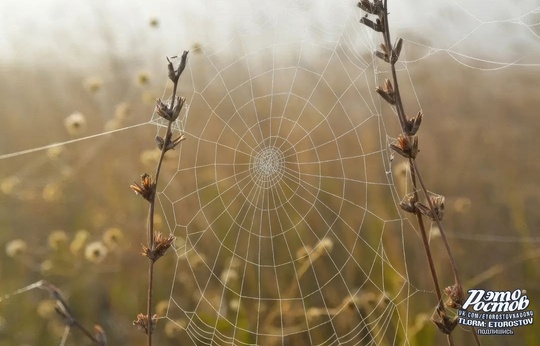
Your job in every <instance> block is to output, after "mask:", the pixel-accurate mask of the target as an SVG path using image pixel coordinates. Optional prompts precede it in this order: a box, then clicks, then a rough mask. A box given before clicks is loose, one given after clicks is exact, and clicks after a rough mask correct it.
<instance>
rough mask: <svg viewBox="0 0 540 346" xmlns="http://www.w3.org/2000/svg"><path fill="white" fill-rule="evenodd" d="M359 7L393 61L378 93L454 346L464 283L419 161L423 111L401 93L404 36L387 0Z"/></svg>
mask: <svg viewBox="0 0 540 346" xmlns="http://www.w3.org/2000/svg"><path fill="white" fill-rule="evenodd" d="M358 7H360V8H361V9H362V10H363V11H364V12H366V13H367V14H366V16H364V17H362V19H360V23H362V24H364V25H366V26H367V27H369V28H371V29H373V30H374V31H376V32H380V33H381V34H382V35H383V40H384V43H382V44H381V50H379V51H376V52H375V56H377V57H378V58H379V59H381V60H383V61H385V62H387V63H389V64H390V67H391V72H392V81H390V80H388V79H387V80H386V81H385V84H384V87H377V88H376V92H377V93H378V94H379V95H380V96H381V97H382V98H383V99H384V100H385V101H386V102H388V103H389V104H390V105H391V106H394V107H395V109H396V112H397V115H398V119H399V122H400V125H401V130H402V133H401V134H400V135H399V137H398V139H397V140H396V142H395V143H393V144H391V145H390V147H391V148H392V150H394V151H395V152H396V153H398V154H400V155H401V156H403V157H405V158H407V159H408V161H409V167H410V172H411V183H412V186H413V190H414V192H413V194H412V196H408V197H406V199H405V200H404V201H402V202H401V203H400V206H401V208H402V209H403V210H404V211H406V212H408V213H412V214H414V215H415V217H416V220H417V222H418V226H419V228H420V233H421V235H422V242H423V245H424V250H425V253H426V257H427V260H428V264H429V268H430V273H431V277H432V280H433V286H434V288H435V293H436V294H437V307H436V310H435V311H436V313H437V314H436V317H435V318H433V319H432V320H433V322H434V323H435V324H436V325H437V327H438V328H439V330H440V331H441V332H442V333H444V334H446V336H447V341H448V344H449V345H453V344H454V343H453V340H452V331H453V330H454V329H455V327H456V326H457V317H454V318H451V317H450V316H448V314H447V311H446V308H447V307H448V308H454V309H456V308H460V307H461V305H462V304H463V302H464V300H465V298H464V292H463V286H462V285H461V281H460V279H459V275H458V270H457V265H456V262H455V260H454V256H453V255H452V251H451V249H450V245H449V243H448V240H447V238H446V234H445V231H444V228H443V224H442V219H443V216H444V197H443V196H440V195H435V196H434V194H432V193H430V192H428V190H427V188H426V186H425V184H424V181H423V179H422V176H421V174H420V169H419V168H418V164H417V162H416V156H417V154H418V136H417V135H416V133H417V132H418V130H419V129H420V125H421V122H422V118H423V113H422V112H421V111H419V112H418V114H417V115H416V116H415V117H413V118H410V119H409V118H408V117H407V115H406V114H405V110H404V107H403V102H402V100H401V95H400V92H399V85H398V78H397V73H396V67H395V65H396V63H397V61H398V60H399V55H400V53H401V50H402V47H403V39H401V38H398V39H397V41H396V43H395V44H392V41H391V40H390V29H389V25H388V6H387V0H373V1H369V0H362V1H360V2H359V3H358ZM369 15H371V16H375V17H376V19H375V21H373V20H371V19H369V18H368V17H369ZM419 191H422V193H423V195H424V197H425V199H426V201H427V205H425V204H422V203H421V202H420V196H419ZM424 217H427V218H428V219H430V220H432V221H434V222H436V223H437V226H438V228H439V230H440V234H441V239H442V241H443V243H444V246H445V249H446V253H447V255H448V260H449V262H450V266H451V268H452V273H453V276H454V284H453V285H451V286H449V287H446V288H445V290H444V292H445V293H446V294H447V296H448V298H449V299H448V301H447V302H446V304H444V303H443V298H442V293H441V288H440V284H439V280H438V278H437V271H436V269H435V264H434V262H433V256H432V253H431V249H430V246H429V241H428V236H427V232H426V228H425V226H424ZM472 331H473V333H472V334H473V336H474V339H475V342H476V344H477V345H481V343H480V339H479V338H478V335H477V334H476V332H475V330H474V328H472Z"/></svg>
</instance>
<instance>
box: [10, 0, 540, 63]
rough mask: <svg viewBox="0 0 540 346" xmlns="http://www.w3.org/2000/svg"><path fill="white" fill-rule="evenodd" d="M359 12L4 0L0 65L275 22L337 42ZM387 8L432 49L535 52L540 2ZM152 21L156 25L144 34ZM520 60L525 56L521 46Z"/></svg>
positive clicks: (331, 2)
mask: <svg viewBox="0 0 540 346" xmlns="http://www.w3.org/2000/svg"><path fill="white" fill-rule="evenodd" d="M355 5H356V1H349V0H257V1H255V0H226V1H225V0H204V1H203V0H182V1H175V0H153V1H149V0H146V1H144V0H130V1H126V0H112V1H105V0H94V1H88V0H69V1H68V0H40V1H31V2H30V1H20V0H0V59H1V60H3V61H4V62H8V61H12V60H13V59H16V60H17V61H19V62H27V63H30V62H35V61H36V59H37V60H41V61H42V62H46V61H51V62H54V61H56V60H59V61H63V62H64V63H70V62H71V63H76V62H77V63H83V62H87V63H92V61H95V59H97V58H99V57H100V56H101V55H102V54H103V53H104V52H109V53H110V51H111V50H112V51H113V52H112V53H114V54H131V55H137V54H141V55H145V54H147V52H149V51H152V52H154V53H157V54H159V55H161V56H163V55H165V54H167V55H171V54H176V53H178V52H180V51H181V50H182V49H184V48H189V47H190V46H192V45H193V44H194V43H208V42H211V43H217V44H219V43H223V42H227V40H228V39H229V38H230V37H231V36H232V35H233V34H234V33H235V32H237V31H238V29H239V28H244V29H246V30H247V31H248V33H249V32H250V30H251V31H253V30H265V29H267V28H268V27H271V26H272V25H273V24H275V23H276V22H279V23H285V24H286V25H287V28H288V32H290V33H291V34H295V33H298V32H302V31H303V30H306V28H307V30H314V31H319V32H320V31H322V32H327V34H328V35H335V34H337V33H339V32H340V31H339V30H338V29H339V27H340V25H342V24H343V22H344V21H345V20H346V19H347V16H349V18H351V15H354V16H359V15H360V11H359V10H358V9H356V8H355ZM389 6H390V15H391V23H392V25H393V27H394V28H396V29H405V30H408V31H409V32H412V33H414V35H415V36H417V37H424V38H425V39H431V40H432V42H429V43H428V45H430V46H433V47H437V48H451V49H452V50H455V51H457V52H460V53H464V54H468V53H470V54H472V55H476V54H480V57H481V58H487V57H488V56H493V58H494V60H497V59H504V58H505V57H504V55H506V54H510V56H509V59H513V58H514V57H515V55H512V50H513V49H515V47H517V46H519V47H530V50H531V51H538V47H540V44H539V43H540V39H539V38H538V37H537V36H536V35H535V32H536V33H539V32H540V30H539V27H538V25H537V26H530V25H532V24H534V23H535V22H536V23H538V22H540V15H539V13H538V12H540V3H539V2H538V0H520V1H507V0H497V1H489V0H481V1H476V0H455V1H451V0H438V1H433V0H407V1H403V0H399V1H390V5H389ZM535 12H536V13H535ZM152 18H156V19H157V20H158V21H159V27H157V28H153V29H152V28H151V27H150V25H149V22H150V20H151V19H152ZM394 37H395V36H394ZM417 37H415V38H414V39H418V38H417ZM414 39H413V40H414ZM420 41H422V42H424V41H423V40H420ZM176 47H178V48H176ZM473 49H475V50H476V51H473ZM478 52H480V53H478ZM482 52H483V53H484V54H482ZM492 53H493V54H492ZM518 54H519V55H518V57H522V55H523V54H525V53H524V52H523V48H520V51H519V52H518Z"/></svg>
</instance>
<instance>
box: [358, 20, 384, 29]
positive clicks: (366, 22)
mask: <svg viewBox="0 0 540 346" xmlns="http://www.w3.org/2000/svg"><path fill="white" fill-rule="evenodd" d="M360 23H362V24H364V25H365V26H367V27H370V28H371V29H373V30H375V31H377V32H382V25H381V20H380V19H378V18H377V21H376V22H373V21H372V20H370V19H368V18H366V17H362V18H360Z"/></svg>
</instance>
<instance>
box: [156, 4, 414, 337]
mask: <svg viewBox="0 0 540 346" xmlns="http://www.w3.org/2000/svg"><path fill="white" fill-rule="evenodd" d="M342 10H344V11H345V12H346V13H348V14H350V16H351V17H349V16H346V17H345V18H343V17H342V18H341V20H342V22H341V24H337V23H334V24H335V25H334V26H330V28H331V30H332V31H317V34H316V35H315V37H309V36H308V35H307V32H306V33H302V35H300V37H299V39H295V40H290V35H287V37H288V38H289V41H283V40H282V38H283V37H285V35H284V34H288V33H289V32H290V31H291V30H294V26H293V25H292V24H291V23H290V22H288V21H287V20H288V19H289V18H288V17H287V16H286V15H283V14H282V16H281V17H280V18H281V19H278V18H274V19H273V21H272V22H271V23H270V24H269V23H266V24H265V26H264V27H262V28H260V30H254V31H250V32H246V31H245V30H244V31H241V32H240V34H239V35H238V36H236V37H234V38H233V39H232V40H230V41H229V42H226V44H225V46H226V47H227V48H228V49H227V50H228V52H229V54H223V53H222V52H221V51H220V49H219V48H215V47H213V46H211V45H207V46H204V47H202V48H201V49H200V51H195V52H192V53H191V58H190V61H189V72H190V76H189V79H190V80H189V81H188V79H184V83H188V82H190V83H191V84H192V86H193V94H192V95H189V97H188V100H189V104H190V105H189V116H187V118H186V119H185V128H184V131H185V133H186V134H187V136H188V140H187V141H186V142H185V143H184V144H183V145H182V147H181V149H180V153H179V160H178V169H177V172H176V174H175V175H174V176H173V177H172V178H171V179H170V181H169V182H168V184H167V186H165V187H164V188H163V190H162V191H161V193H160V194H159V204H160V205H161V207H162V212H163V214H164V216H165V218H166V220H167V223H168V224H169V225H170V226H171V231H173V232H174V234H175V235H176V236H177V237H178V239H179V241H178V244H177V245H178V247H177V250H176V255H177V256H178V257H177V261H178V263H177V264H178V266H177V270H176V275H175V277H174V280H173V283H172V289H171V297H170V305H169V309H168V313H167V318H168V319H169V320H170V322H171V323H176V324H178V325H179V326H181V327H182V328H185V330H186V332H187V334H188V335H189V337H190V338H191V339H192V340H193V341H194V342H196V343H201V344H235V345H239V344H253V343H254V344H261V345H271V344H291V343H293V344H312V345H318V344H341V343H351V344H358V343H360V344H380V343H384V342H386V343H388V342H390V343H392V342H398V343H406V342H407V339H406V333H407V330H406V329H407V313H408V301H409V297H410V296H411V295H412V294H414V293H416V291H417V290H416V289H415V288H413V287H411V285H410V282H409V280H408V277H407V276H408V274H407V268H406V265H407V262H406V259H405V257H404V249H403V248H402V247H403V231H404V227H403V220H402V219H401V217H400V215H399V213H398V210H397V207H396V205H397V203H396V202H397V198H398V197H397V196H395V195H394V193H393V186H392V183H391V177H390V176H389V175H387V173H386V172H387V171H388V170H389V152H388V151H387V144H386V143H387V138H386V130H385V125H384V122H383V121H382V118H381V117H380V114H379V113H378V109H379V100H378V99H376V98H374V97H373V93H371V92H369V90H372V89H373V81H372V78H373V74H372V72H371V73H370V72H369V71H370V68H371V69H372V68H373V66H372V65H371V64H372V58H371V57H370V56H369V55H366V54H365V53H366V51H369V50H370V49H372V48H373V43H372V41H371V39H370V38H369V37H366V42H365V44H367V45H368V46H367V47H364V46H362V45H361V44H360V42H359V41H358V38H359V37H361V36H362V35H364V32H363V31H362V28H361V27H360V26H359V25H358V15H359V14H357V13H353V12H351V11H350V9H342ZM243 28H244V29H245V26H244V27H243ZM327 30H328V29H327ZM312 34H313V33H312ZM366 48H367V50H366ZM363 56H367V57H368V60H363ZM371 71H372V70H371ZM183 77H184V76H183ZM366 91H367V92H366ZM158 129H159V128H158ZM388 245H390V246H394V247H396V251H395V253H393V254H392V255H389V254H387V253H386V251H385V248H386V246H388ZM399 248H401V250H397V249H399Z"/></svg>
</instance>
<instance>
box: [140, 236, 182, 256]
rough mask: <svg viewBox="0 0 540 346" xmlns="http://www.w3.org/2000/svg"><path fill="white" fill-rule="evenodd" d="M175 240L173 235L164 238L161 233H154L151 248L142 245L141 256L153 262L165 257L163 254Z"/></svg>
mask: <svg viewBox="0 0 540 346" xmlns="http://www.w3.org/2000/svg"><path fill="white" fill-rule="evenodd" d="M175 239H176V238H175V237H174V236H173V235H169V236H168V237H166V236H164V235H163V233H159V232H158V233H155V234H154V241H153V243H152V248H151V249H150V248H148V247H146V246H144V245H143V251H142V255H143V256H145V257H147V258H148V259H150V260H151V261H152V262H155V261H157V260H158V259H159V258H160V257H163V255H165V252H167V250H168V249H169V248H170V247H171V245H172V243H173V242H174V240H175Z"/></svg>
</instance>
